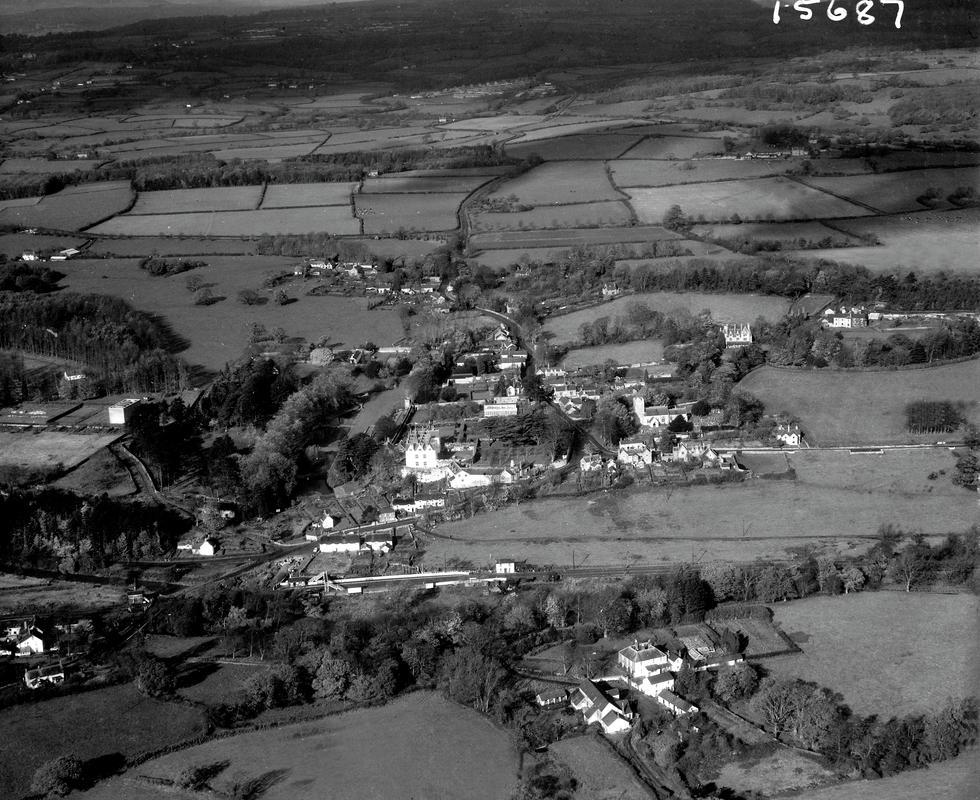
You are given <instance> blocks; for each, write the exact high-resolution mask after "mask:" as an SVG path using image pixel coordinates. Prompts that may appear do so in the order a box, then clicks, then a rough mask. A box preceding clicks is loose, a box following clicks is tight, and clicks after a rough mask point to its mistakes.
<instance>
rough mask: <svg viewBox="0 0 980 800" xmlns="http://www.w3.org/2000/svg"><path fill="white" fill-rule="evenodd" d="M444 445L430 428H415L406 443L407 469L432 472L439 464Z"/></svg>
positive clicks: (410, 432)
mask: <svg viewBox="0 0 980 800" xmlns="http://www.w3.org/2000/svg"><path fill="white" fill-rule="evenodd" d="M441 450H442V445H441V443H440V441H439V437H438V436H436V435H435V432H434V431H433V430H432V428H430V427H418V426H413V427H412V429H411V430H410V431H409V434H408V438H407V440H406V443H405V468H406V469H407V470H410V471H413V470H431V469H435V468H436V467H437V466H438V463H439V453H440V451H441Z"/></svg>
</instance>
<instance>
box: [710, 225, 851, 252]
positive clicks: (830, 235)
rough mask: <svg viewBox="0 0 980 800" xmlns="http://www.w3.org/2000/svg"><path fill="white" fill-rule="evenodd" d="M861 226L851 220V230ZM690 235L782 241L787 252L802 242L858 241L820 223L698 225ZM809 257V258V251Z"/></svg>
mask: <svg viewBox="0 0 980 800" xmlns="http://www.w3.org/2000/svg"><path fill="white" fill-rule="evenodd" d="M852 222H856V223H858V224H857V226H854V225H851V224H850V223H852ZM860 224H861V221H860V220H848V227H849V228H854V227H858V228H860ZM835 225H836V223H835ZM691 232H692V233H693V234H694V235H695V236H703V237H705V238H707V239H735V240H748V241H765V242H774V241H775V242H783V243H784V244H785V246H786V249H787V250H792V249H794V248H795V247H798V246H799V245H800V243H801V241H802V242H804V243H807V244H809V243H819V242H822V241H825V240H833V241H834V242H835V243H837V242H842V243H843V242H846V243H855V242H857V241H859V240H858V239H857V237H856V236H849V235H848V234H846V233H841V232H840V231H838V230H834V229H833V228H829V227H827V226H826V225H823V224H822V223H820V222H756V223H753V222H746V223H743V224H741V225H731V224H727V225H726V224H724V223H721V224H717V225H695V226H694V227H693V228H692V229H691ZM828 252H830V251H828ZM807 255H810V254H809V252H808V253H807Z"/></svg>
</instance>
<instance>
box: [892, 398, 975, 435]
mask: <svg viewBox="0 0 980 800" xmlns="http://www.w3.org/2000/svg"><path fill="white" fill-rule="evenodd" d="M964 422H965V418H964V416H963V404H962V403H954V402H952V401H951V400H916V401H915V402H912V403H908V404H907V405H906V406H905V426H906V428H907V429H908V431H909V432H910V433H951V432H952V431H955V430H956V429H957V428H959V427H960V425H962V424H963V423H964Z"/></svg>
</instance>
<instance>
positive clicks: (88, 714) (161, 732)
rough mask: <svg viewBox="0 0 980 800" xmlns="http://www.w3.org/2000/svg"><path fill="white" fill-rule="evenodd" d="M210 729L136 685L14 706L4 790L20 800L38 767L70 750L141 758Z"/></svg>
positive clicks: (5, 717) (6, 719)
mask: <svg viewBox="0 0 980 800" xmlns="http://www.w3.org/2000/svg"><path fill="white" fill-rule="evenodd" d="M110 720H111V724H110ZM96 721H101V722H102V723H103V724H93V723H95V722H96ZM204 730H205V722H204V715H203V713H202V712H201V711H200V710H198V709H196V708H190V707H188V706H185V705H178V704H177V703H164V702H161V701H159V700H151V699H150V698H148V697H145V696H143V695H141V694H139V693H138V692H137V691H136V689H135V688H134V687H133V685H132V684H124V685H122V686H113V687H110V688H107V689H99V690H96V691H92V692H84V693H82V694H77V695H73V696H70V697H59V698H56V699H54V700H44V701H42V702H40V703H28V704H25V705H20V706H13V707H12V708H7V709H4V710H3V711H0V740H2V741H3V743H4V745H3V758H0V786H3V787H4V791H5V792H10V795H9V796H10V797H19V796H21V795H22V794H26V793H27V791H28V789H29V787H30V780H31V775H33V773H34V770H35V769H37V768H38V767H39V766H40V765H41V764H43V763H44V762H45V761H49V760H51V759H52V758H55V757H57V756H60V755H64V754H65V753H66V752H69V751H70V752H74V753H75V755H76V756H78V758H80V759H91V758H97V757H99V756H111V755H113V754H117V753H121V754H122V755H123V756H135V755H136V754H138V753H141V752H144V751H147V750H154V749H156V748H158V747H163V746H164V745H168V744H171V743H175V742H179V741H183V740H184V739H189V738H191V737H193V736H196V735H199V734H201V733H203V732H204Z"/></svg>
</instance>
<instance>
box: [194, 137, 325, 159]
mask: <svg viewBox="0 0 980 800" xmlns="http://www.w3.org/2000/svg"><path fill="white" fill-rule="evenodd" d="M322 141H323V140H322V138H321V139H319V140H318V141H315V142H300V143H299V144H282V143H279V142H276V143H274V144H270V145H260V146H257V147H229V148H226V149H222V150H212V151H211V152H212V153H214V157H215V158H217V159H218V160H219V161H230V160H231V159H233V158H239V159H241V160H242V161H246V160H248V159H253V158H260V159H264V160H266V161H281V160H282V159H284V158H294V157H296V156H308V155H309V154H310V153H312V152H313V151H314V150H315V149H316V148H317V147H319V146H320V142H322Z"/></svg>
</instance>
